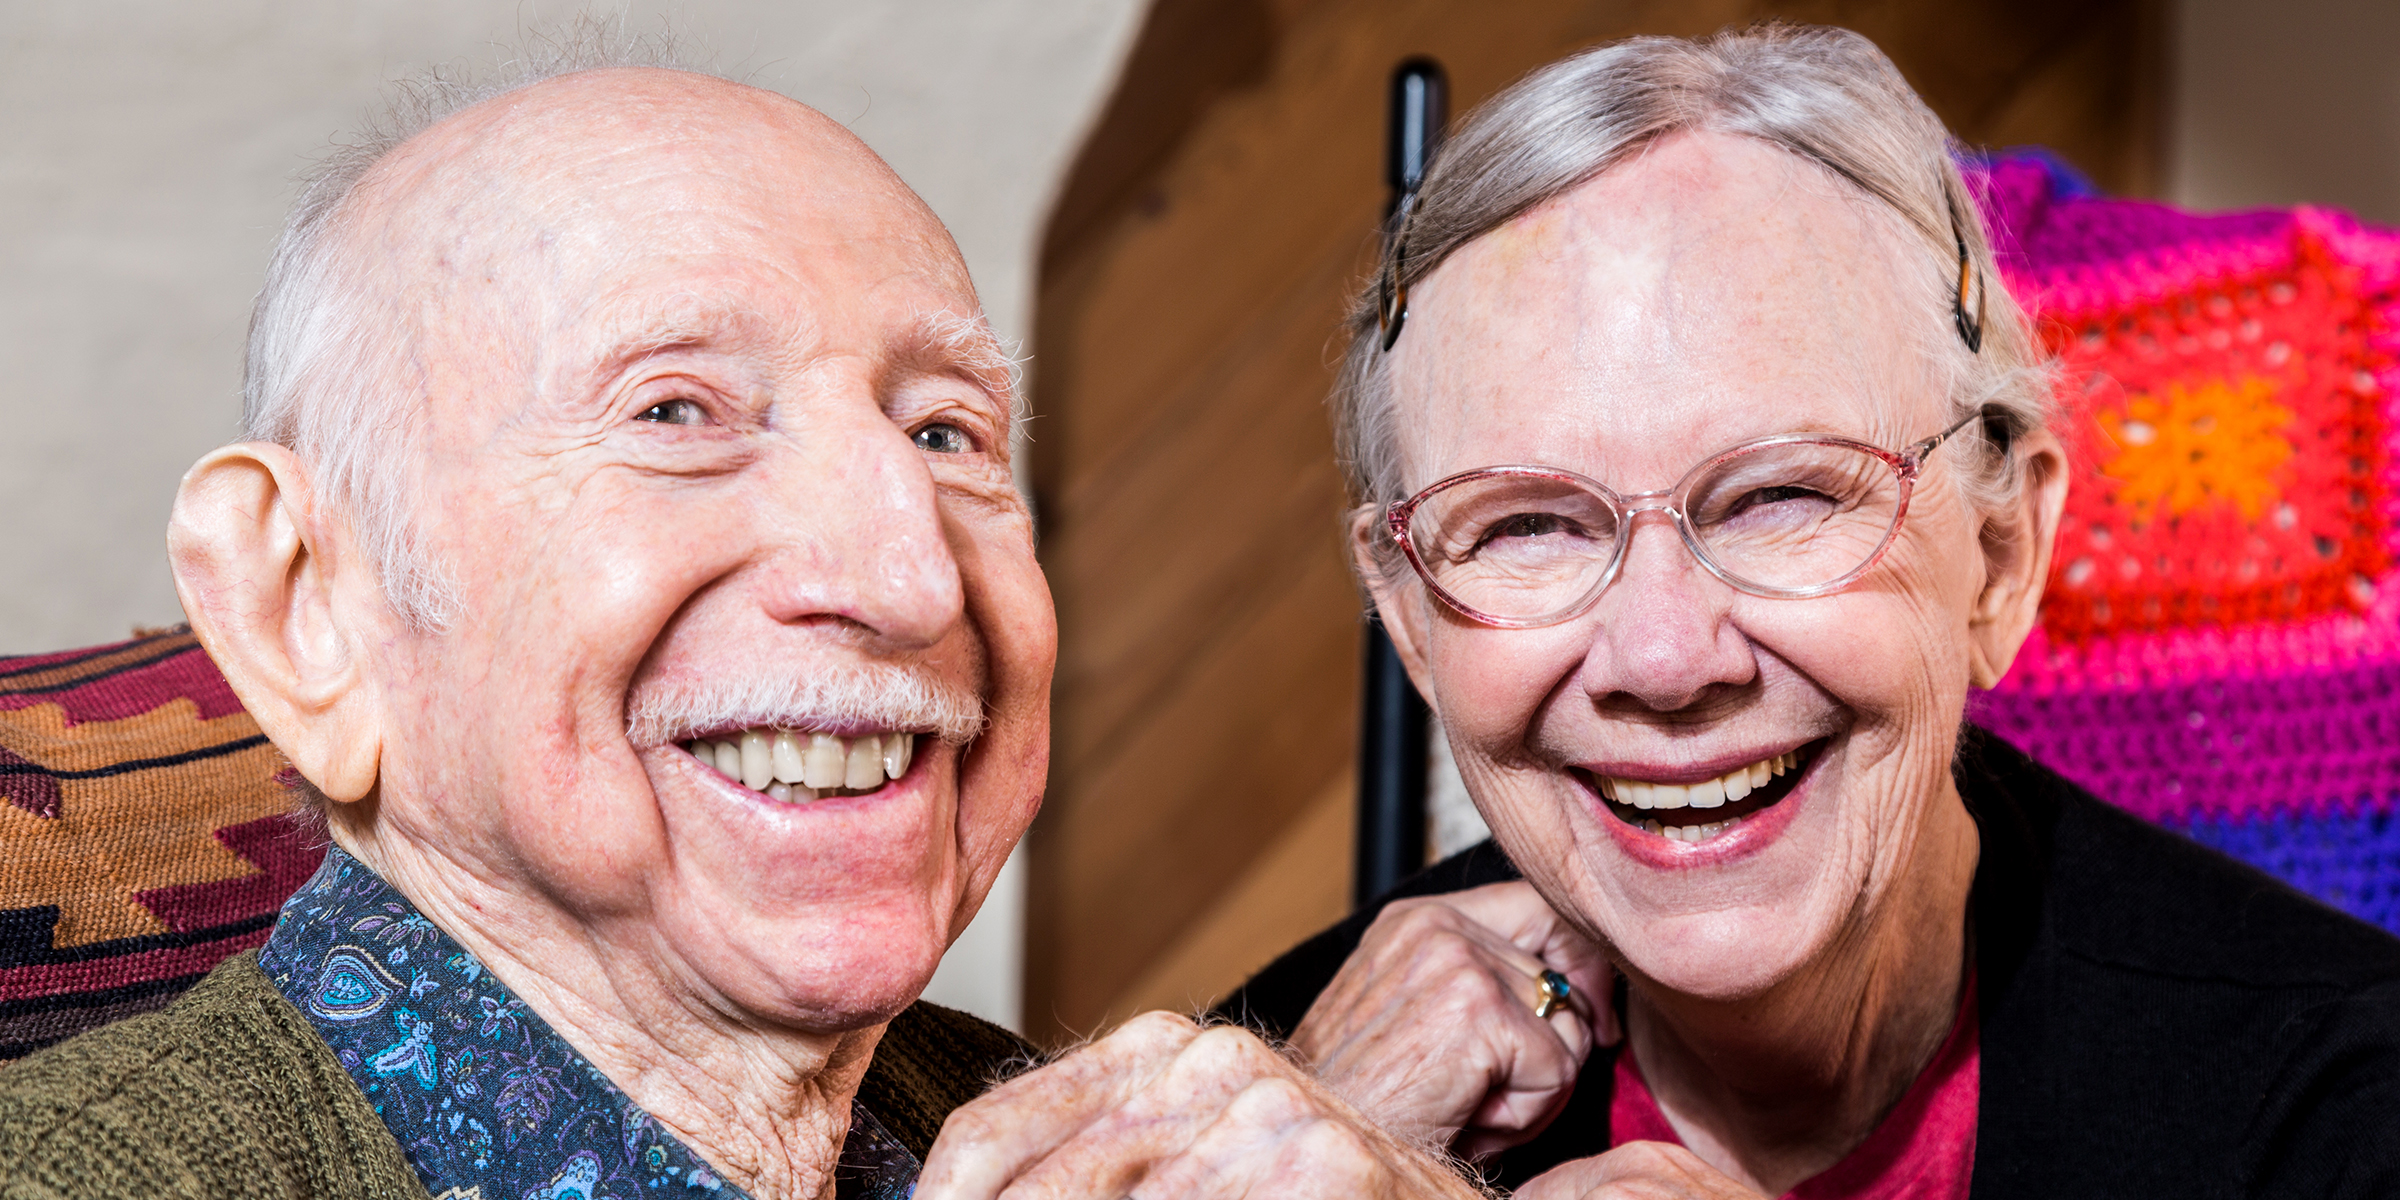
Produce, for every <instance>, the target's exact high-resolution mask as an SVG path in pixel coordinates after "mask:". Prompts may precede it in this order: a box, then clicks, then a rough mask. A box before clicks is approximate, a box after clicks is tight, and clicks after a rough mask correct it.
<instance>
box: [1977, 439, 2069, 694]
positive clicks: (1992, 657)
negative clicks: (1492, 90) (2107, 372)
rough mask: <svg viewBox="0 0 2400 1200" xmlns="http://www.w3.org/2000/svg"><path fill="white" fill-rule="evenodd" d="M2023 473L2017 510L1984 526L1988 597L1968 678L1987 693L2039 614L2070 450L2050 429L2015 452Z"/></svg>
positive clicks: (1980, 611) (1982, 598)
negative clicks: (1987, 689)
mask: <svg viewBox="0 0 2400 1200" xmlns="http://www.w3.org/2000/svg"><path fill="white" fill-rule="evenodd" d="M2010 454H2011V457H2012V458H2013V459H2014V460H2015V464H2016V468H2017V469H2018V470H2019V471H2021V472H2023V478H2022V479H2021V481H2020V482H2021V483H2022V485H2023V486H2022V488H2021V489H2020V491H2019V494H2018V497H2017V503H2016V505H2015V506H2014V507H2013V508H2012V509H2010V510H2009V511H2008V512H2005V513H1996V514H1994V515H1993V516H1991V517H1990V518H1988V519H1987V520H1985V522H1984V525H1983V557H1984V581H1983V592H1982V594H1981V595H1979V596H1977V597H1976V599H1975V611H1974V612H1973V613H1972V614H1971V615H1970V616H1969V617H1968V620H1967V648H1968V655H1969V662H1968V671H1969V673H1968V681H1969V682H1970V683H1972V684H1973V685H1974V686H1976V687H1979V688H1988V687H1990V686H1992V685H1993V684H1995V683H1998V682H2000V677H2001V676H2003V675H2006V674H2008V667H2009V664H2010V663H2013V662H2015V661H2016V659H2017V651H2018V650H2019V649H2020V648H2022V647H2023V646H2024V645H2025V639H2026V638H2027V637H2028V636H2030V635H2031V634H2032V633H2033V623H2034V621H2035V620H2036V619H2037V618H2038V617H2040V615H2041V609H2042V588H2043V586H2044V585H2045V584H2047V583H2048V582H2049V580H2050V554H2051V549H2052V545H2053V543H2054V542H2055V541H2056V540H2057V538H2058V519H2059V514H2060V513H2061V512H2063V511H2064V510H2065V509H2066V505H2067V453H2066V448H2065V447H2064V446H2062V445H2060V444H2059V440H2058V435H2056V434H2054V433H2052V432H2051V431H2049V430H2048V429H2041V430H2036V431H2034V432H2032V433H2028V434H2024V435H2022V436H2020V437H2019V438H2018V439H2017V441H2016V445H2015V446H2014V447H2012V449H2011V451H2010Z"/></svg>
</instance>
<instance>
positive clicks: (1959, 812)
mask: <svg viewBox="0 0 2400 1200" xmlns="http://www.w3.org/2000/svg"><path fill="white" fill-rule="evenodd" d="M1947 799H1948V803H1946V804H1945V803H1942V802H1940V801H1937V802H1936V803H1935V804H1934V805H1933V806H1932V811H1931V812H1929V813H1928V819H1927V825H1926V828H1925V829H1924V831H1923V839H1924V840H1922V841H1921V842H1920V843H1919V845H1918V847H1917V852H1916V853H1915V854H1913V855H1912V856H1911V858H1910V867H1909V877H1908V878H1906V879H1904V880H1902V881H1901V886H1898V887H1896V888H1894V889H1893V891H1892V895H1893V896H1894V897H1895V899H1894V901H1893V902H1892V903H1889V904H1887V905H1885V906H1883V909H1882V911H1880V912H1878V913H1875V914H1873V915H1871V916H1870V917H1869V918H1868V921H1867V924H1866V926H1865V927H1864V928H1863V929H1860V930H1858V931H1856V932H1855V933H1853V934H1851V935H1849V936H1847V937H1843V938H1838V939H1836V941H1835V942H1834V943H1833V944H1832V945H1830V946H1829V947H1828V948H1827V950H1826V952H1825V953H1823V954H1821V955H1819V956H1818V958H1817V959H1816V961H1814V962H1812V963H1810V964H1809V965H1808V966H1806V967H1804V968H1803V969H1802V970H1800V971H1799V972H1797V973H1795V974H1794V976H1793V977H1791V978H1789V979H1786V980H1784V981H1783V982H1782V983H1780V984H1778V985H1776V986H1775V987H1774V988H1772V989H1771V990H1769V991H1768V992H1766V993H1764V994H1762V995H1759V996H1754V997H1749V998H1745V999H1743V1000H1739V1001H1716V1000H1709V999H1704V998H1698V997H1692V996H1686V995H1680V994H1677V993H1674V992H1670V991H1667V990H1665V989H1662V988H1655V987H1646V986H1642V985H1641V984H1639V983H1637V984H1636V985H1635V986H1634V987H1633V988H1632V989H1631V990H1630V991H1631V1000H1630V1003H1629V1006H1628V1009H1629V1011H1628V1012H1627V1014H1626V1015H1627V1018H1628V1023H1627V1048H1628V1049H1629V1050H1630V1052H1631V1053H1632V1054H1633V1055H1634V1061H1635V1062H1637V1063H1639V1064H1640V1066H1641V1071H1642V1076H1643V1079H1644V1081H1645V1082H1646V1083H1648V1085H1649V1087H1650V1092H1651V1094H1652V1096H1654V1097H1655V1098H1656V1099H1657V1101H1658V1105H1659V1109H1660V1111H1661V1113H1663V1114H1664V1115H1665V1116H1666V1118H1667V1120H1668V1122H1669V1123H1670V1124H1672V1125H1673V1126H1674V1127H1675V1132H1676V1133H1677V1135H1678V1136H1680V1137H1681V1138H1682V1139H1683V1142H1684V1144H1685V1145H1686V1146H1687V1147H1689V1148H1690V1149H1691V1150H1692V1151H1693V1152H1694V1153H1696V1154H1698V1155H1699V1156H1700V1157H1701V1158H1703V1159H1705V1160H1707V1161H1708V1162H1709V1163H1710V1164H1711V1165H1713V1166H1715V1167H1717V1168H1718V1169H1719V1170H1722V1171H1725V1172H1726V1173H1727V1174H1729V1175H1732V1176H1733V1177H1734V1178H1736V1179H1739V1180H1742V1181H1744V1182H1745V1183H1747V1184H1748V1185H1749V1186H1751V1187H1754V1188H1757V1189H1758V1190H1760V1191H1762V1192H1765V1193H1766V1194H1768V1195H1770V1196H1774V1195H1781V1194H1782V1193H1784V1192H1787V1191H1789V1190H1791V1188H1792V1187H1794V1186H1795V1185H1797V1184H1799V1183H1800V1182H1802V1181H1803V1180H1806V1179H1808V1178H1809V1177H1811V1176H1813V1175H1816V1174H1817V1173H1819V1172H1821V1171H1823V1170H1825V1169H1826V1168H1827V1167H1830V1166H1832V1165H1833V1164H1835V1163H1837V1162H1839V1161H1841V1159H1842V1158H1843V1157H1844V1156H1845V1155H1847V1154H1849V1153H1850V1151H1852V1150H1854V1149H1856V1148H1857V1147H1858V1145H1859V1143H1861V1142H1864V1141H1865V1140H1866V1139H1867V1135H1868V1134H1870V1133H1873V1132H1874V1130H1875V1126H1876V1124H1877V1123H1878V1122H1880V1121H1881V1120H1882V1119H1883V1116H1884V1114H1885V1113H1887V1112H1889V1111H1891V1109H1892V1106H1893V1105H1895V1104H1897V1103H1899V1101H1900V1099H1901V1097H1902V1096H1903V1095H1905V1094H1906V1093H1907V1091H1908V1088H1909V1085H1910V1084H1912V1083H1914V1082H1915V1081H1916V1078H1917V1076H1918V1075H1919V1074H1920V1073H1922V1072H1923V1070H1924V1069H1925V1066H1926V1064H1927V1063H1929V1062H1931V1061H1932V1059H1933V1057H1934V1055H1935V1053H1936V1052H1937V1051H1939V1050H1940V1049H1941V1046H1942V1042H1943V1040H1944V1039H1945V1038H1946V1037H1947V1036H1948V1034H1949V1032H1950V1029H1951V1027H1952V1026H1953V1025H1954V1024H1955V1023H1956V1020H1957V1016H1958V1011H1959V1003H1960V1001H1961V999H1962V992H1961V990H1960V989H1961V988H1962V987H1963V986H1964V984H1965V980H1966V964H1967V955H1968V951H1969V943H1968V936H1967V899H1968V894H1969V892H1970V891H1971V890H1972V887H1973V884H1974V876H1975V862H1976V856H1977V846H1978V842H1977V837H1976V832H1975V826H1974V821H1973V819H1972V818H1970V817H1969V816H1968V815H1967V813H1966V810H1965V807H1964V805H1962V804H1961V803H1959V801H1958V799H1957V797H1956V796H1955V795H1953V796H1950V797H1947Z"/></svg>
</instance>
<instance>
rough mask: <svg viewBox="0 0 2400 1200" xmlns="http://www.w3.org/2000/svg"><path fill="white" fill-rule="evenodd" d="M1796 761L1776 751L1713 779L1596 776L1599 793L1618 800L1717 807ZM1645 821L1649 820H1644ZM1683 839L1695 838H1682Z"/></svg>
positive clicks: (1761, 784)
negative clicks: (1675, 780)
mask: <svg viewBox="0 0 2400 1200" xmlns="http://www.w3.org/2000/svg"><path fill="white" fill-rule="evenodd" d="M1799 765H1800V755H1799V754H1798V752H1796V751H1795V752H1793V753H1790V754H1778V755H1776V756H1775V757H1773V758H1768V759H1761V760H1759V761H1758V762H1754V763H1751V764H1750V765H1749V766H1746V767H1735V768H1734V769H1732V770H1730V771H1727V772H1726V773H1724V774H1722V775H1719V776H1717V777H1716V778H1715V779H1704V780H1701V781H1700V782H1698V783H1691V784H1682V783H1644V782H1642V781H1641V780H1639V779H1619V778H1616V777H1614V776H1610V775H1602V776H1599V777H1598V778H1599V780H1600V794H1601V795H1603V796H1606V797H1608V798H1609V799H1611V800H1614V801H1616V802H1617V803H1619V804H1630V805H1632V806H1633V807H1635V808H1683V807H1686V806H1689V807H1692V808H1718V807H1721V806H1723V805H1725V804H1727V803H1730V802H1732V801H1735V800H1740V799H1742V798H1743V797H1745V796H1748V795H1749V794H1750V793H1751V792H1754V791H1756V790H1758V789H1759V788H1762V787H1765V786H1767V781H1768V780H1770V779H1773V778H1775V777H1776V776H1778V775H1781V774H1783V773H1784V772H1786V771H1789V770H1791V769H1792V768H1794V767H1796V766H1799ZM1644 824H1645V825H1647V824H1651V822H1645V823H1644ZM1686 828H1689V829H1711V828H1712V827H1711V826H1707V825H1692V826H1687V827H1686ZM1683 840H1684V841H1687V842H1696V841H1699V840H1700V839H1699V838H1688V837H1687V838H1684V839H1683Z"/></svg>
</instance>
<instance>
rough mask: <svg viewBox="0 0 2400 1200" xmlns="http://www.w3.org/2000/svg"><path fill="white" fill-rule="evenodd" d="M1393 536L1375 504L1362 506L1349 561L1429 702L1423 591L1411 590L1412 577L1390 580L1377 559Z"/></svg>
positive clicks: (1354, 519) (1353, 525)
mask: <svg viewBox="0 0 2400 1200" xmlns="http://www.w3.org/2000/svg"><path fill="white" fill-rule="evenodd" d="M1390 536H1391V535H1390V534H1389V533H1387V532H1385V530H1384V526H1383V510H1382V509H1381V508H1378V507H1376V506H1375V505H1372V504H1362V505H1360V506H1359V507H1358V508H1357V509H1355V510H1353V511H1352V512H1351V514H1350V558H1351V562H1352V563H1353V564H1355V565H1356V566H1357V568H1358V577H1359V578H1360V579H1363V580H1365V581H1366V584H1367V594H1368V595H1369V596H1371V597H1373V599H1374V601H1375V615H1376V616H1377V617H1378V618H1379V619H1381V620H1382V622H1383V631H1384V633H1385V634H1387V635H1389V636H1390V637H1391V639H1392V648H1393V649H1394V650H1397V651H1399V652H1400V665H1401V666H1403V667H1405V668H1407V669H1408V679H1409V682H1411V683H1413V684H1415V685H1416V686H1417V694H1418V695H1420V696H1423V697H1425V699H1426V700H1427V701H1428V702H1430V701H1432V699H1433V673H1432V671H1431V670H1430V669H1429V668H1428V667H1427V665H1426V662H1425V645H1426V632H1427V631H1426V629H1425V621H1426V619H1427V617H1429V616H1430V615H1431V614H1429V613H1428V612H1426V607H1427V606H1426V603H1425V601H1426V599H1427V597H1426V595H1425V591H1424V589H1423V588H1416V587H1410V586H1409V584H1410V582H1411V581H1412V580H1413V579H1414V578H1415V577H1414V576H1413V575H1409V574H1402V575H1399V576H1396V577H1387V576H1386V575H1385V574H1384V569H1383V562H1384V560H1383V559H1382V558H1381V557H1380V556H1378V555H1377V553H1376V548H1377V543H1378V542H1379V541H1380V540H1382V539H1386V538H1389V537H1390Z"/></svg>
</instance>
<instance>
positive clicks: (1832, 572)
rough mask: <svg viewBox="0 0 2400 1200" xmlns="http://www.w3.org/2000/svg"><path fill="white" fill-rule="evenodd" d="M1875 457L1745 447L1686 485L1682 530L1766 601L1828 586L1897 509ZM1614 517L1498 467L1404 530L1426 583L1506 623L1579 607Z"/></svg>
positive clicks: (1588, 501)
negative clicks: (1766, 597)
mask: <svg viewBox="0 0 2400 1200" xmlns="http://www.w3.org/2000/svg"><path fill="white" fill-rule="evenodd" d="M1901 495H1902V490H1901V483H1900V479H1899V476H1898V474H1897V473H1896V472H1895V471H1894V470H1893V469H1892V467H1891V465H1890V463H1888V462H1886V461H1885V460H1884V459H1882V458H1880V457H1878V456H1876V455H1874V454H1871V453H1868V452H1867V451H1864V450H1861V449H1859V448H1857V447H1855V446H1849V445H1843V444H1840V443H1832V442H1784V443H1776V444H1770V445H1766V446H1757V447H1746V448H1743V449H1739V450H1735V451H1733V452H1731V453H1728V454H1726V455H1724V456H1723V457H1721V458H1718V459H1716V460H1714V461H1712V462H1710V463H1709V464H1707V466H1706V467H1705V468H1703V469H1702V470H1701V471H1700V472H1699V474H1698V475H1697V476H1696V477H1694V478H1693V479H1692V480H1691V483H1690V486H1689V488H1688V490H1686V491H1685V493H1684V495H1683V497H1682V499H1683V505H1682V508H1683V516H1684V522H1683V523H1684V525H1685V527H1686V528H1687V529H1688V530H1689V531H1690V535H1691V538H1692V539H1693V540H1694V541H1696V542H1698V544H1699V549H1700V551H1701V552H1702V553H1703V554H1704V555H1705V556H1706V557H1707V558H1708V559H1709V560H1710V561H1711V562H1713V563H1714V565H1715V566H1716V568H1717V569H1718V571H1720V572H1721V573H1722V574H1724V575H1725V576H1728V577H1729V581H1730V582H1732V583H1733V584H1734V585H1735V586H1737V587H1743V588H1745V589H1747V590H1763V591H1764V592H1765V593H1767V594H1776V593H1783V594H1789V593H1794V592H1806V591H1809V590H1812V589H1816V588H1820V587H1823V586H1825V585H1828V584H1831V583H1834V582H1836V581H1838V580H1840V579H1842V578H1843V577H1844V576H1846V575H1849V574H1850V573H1852V572H1853V571H1856V570H1857V569H1858V568H1860V567H1861V566H1863V565H1865V564H1866V563H1867V562H1868V561H1869V560H1871V559H1872V558H1873V557H1874V556H1875V554H1876V552H1877V551H1878V550H1880V549H1882V547H1883V544H1884V542H1885V541H1886V540H1888V539H1889V538H1890V536H1891V534H1892V530H1893V528H1894V527H1895V525H1897V523H1898V520H1899V514H1900V502H1901ZM1621 521H1622V518H1621V517H1620V514H1619V506H1618V505H1617V503H1615V502H1613V501H1612V500H1611V499H1610V498H1609V497H1607V496H1605V495H1603V494H1601V493H1599V492H1596V491H1594V490H1592V489H1591V488H1590V487H1588V486H1586V485H1584V484H1582V483H1579V482H1577V481H1575V480H1572V479H1563V478H1559V477H1556V476H1547V475H1536V474H1512V473H1498V474H1492V475H1486V476H1482V477H1479V478H1474V479H1469V480H1465V481H1462V482H1461V483H1459V484H1458V485H1456V486H1453V487H1449V488H1445V489H1442V490H1440V491H1437V492H1435V493H1433V494H1432V495H1430V496H1427V497H1426V498H1425V499H1424V501H1423V502H1422V503H1421V504H1419V505H1418V507H1417V509H1416V511H1415V512H1414V513H1413V514H1411V515H1410V518H1409V524H1408V533H1409V537H1410V539H1411V541H1412V542H1413V543H1414V545H1415V548H1416V551H1417V557H1418V560H1419V561H1420V562H1421V563H1423V565H1424V570H1425V572H1426V574H1427V576H1428V577H1429V579H1430V580H1431V581H1432V582H1433V584H1434V585H1435V586H1437V587H1439V588H1441V589H1442V590H1443V591H1445V592H1447V593H1449V594H1450V596H1451V597H1452V598H1453V599H1454V600H1456V601H1457V602H1458V603H1460V604H1462V605H1464V606H1466V607H1468V608H1470V609H1474V610H1476V611H1479V612H1483V613H1487V614H1489V615H1492V616H1495V617H1500V618H1503V619H1507V620H1534V619H1538V618H1541V617H1545V616H1549V615H1552V614H1557V613H1561V612H1563V611H1565V610H1569V609H1573V608H1575V607H1577V606H1579V605H1581V604H1582V603H1583V602H1584V601H1585V600H1587V599H1590V598H1591V596H1592V595H1593V594H1594V593H1595V592H1597V591H1598V590H1599V588H1600V587H1601V586H1602V585H1603V584H1604V583H1606V582H1607V576H1608V571H1609V568H1610V566H1611V564H1612V563H1613V562H1614V561H1615V559H1616V557H1617V552H1618V545H1617V543H1618V540H1619V538H1620V536H1621V530H1620V525H1621Z"/></svg>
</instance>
